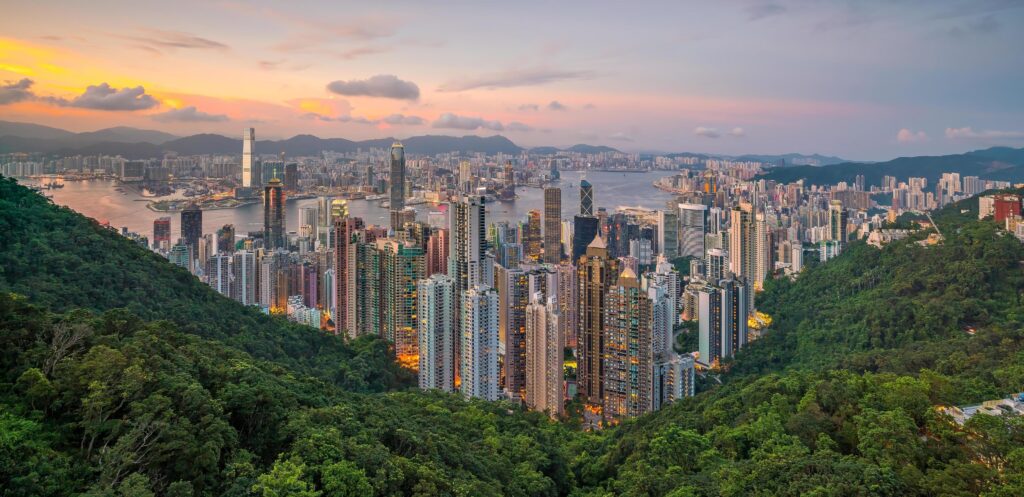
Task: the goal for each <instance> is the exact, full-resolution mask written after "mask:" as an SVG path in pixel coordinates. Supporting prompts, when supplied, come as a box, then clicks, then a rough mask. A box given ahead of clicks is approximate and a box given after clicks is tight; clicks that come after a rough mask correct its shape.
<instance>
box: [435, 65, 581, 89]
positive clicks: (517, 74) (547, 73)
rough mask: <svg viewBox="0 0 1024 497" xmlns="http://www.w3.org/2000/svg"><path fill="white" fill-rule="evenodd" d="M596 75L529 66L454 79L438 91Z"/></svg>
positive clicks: (509, 85) (562, 79) (519, 84)
mask: <svg viewBox="0 0 1024 497" xmlns="http://www.w3.org/2000/svg"><path fill="white" fill-rule="evenodd" d="M594 76H595V74H594V72H593V71H580V70H571V69H547V68H528V69H517V70H512V71H504V72H499V73H492V74H484V75H481V76H477V77H475V78H463V79H457V80H452V81H449V82H447V83H444V84H442V85H441V86H440V87H439V88H438V91H465V90H473V89H476V88H484V89H488V90H493V89H496V88H513V87H517V86H536V85H543V84H547V83H554V82H558V81H566V80H573V79H590V78H593V77H594Z"/></svg>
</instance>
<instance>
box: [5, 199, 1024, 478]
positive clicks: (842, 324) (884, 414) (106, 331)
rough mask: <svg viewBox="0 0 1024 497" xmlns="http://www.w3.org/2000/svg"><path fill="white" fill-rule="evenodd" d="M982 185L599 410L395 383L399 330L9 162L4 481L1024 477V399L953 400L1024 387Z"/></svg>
mask: <svg viewBox="0 0 1024 497" xmlns="http://www.w3.org/2000/svg"><path fill="white" fill-rule="evenodd" d="M971 208H976V202H975V203H974V205H973V206H972V205H970V204H967V205H960V206H957V207H955V208H951V209H947V210H946V211H944V212H942V213H940V214H939V215H937V216H936V220H937V221H938V222H939V225H940V227H941V229H942V230H943V233H944V234H945V235H946V239H945V241H944V242H943V243H942V244H940V245H935V246H927V247H925V246H920V245H917V244H916V243H915V242H916V241H917V240H916V239H911V240H907V241H904V242H898V243H895V244H893V245H891V246H889V247H886V248H885V249H883V250H878V249H875V248H872V247H868V246H866V245H863V244H853V245H852V246H851V247H850V249H849V250H848V251H846V252H845V253H844V254H843V255H841V256H840V257H838V258H836V259H834V260H832V261H829V262H828V263H827V264H822V265H816V266H813V267H810V268H809V269H808V270H807V271H806V272H805V273H804V274H803V275H801V276H800V278H798V279H797V280H796V281H787V280H780V281H776V282H773V283H772V284H771V285H769V288H768V289H767V290H766V291H765V292H764V293H763V294H762V295H761V299H760V302H762V305H761V307H762V308H763V309H764V310H766V311H767V312H769V313H770V314H772V316H773V318H774V324H773V326H772V328H770V329H769V330H768V332H767V334H766V336H765V337H763V338H761V339H760V340H758V341H756V342H754V343H753V344H751V345H750V346H749V347H748V348H747V349H746V350H745V351H743V352H742V353H741V355H740V356H739V357H738V358H737V359H736V360H735V361H734V362H731V363H729V364H728V365H727V366H728V367H729V372H727V373H724V374H722V375H721V376H720V377H718V378H717V379H715V378H710V377H709V378H708V379H707V380H706V381H705V380H702V381H701V382H700V384H701V385H707V388H706V391H704V392H702V393H700V394H699V395H698V396H697V397H696V398H693V399H687V400H686V401H683V402H680V403H678V404H676V405H674V406H671V407H670V408H667V409H665V410H662V411H660V412H657V413H655V414H652V415H648V416H645V417H642V418H639V419H637V420H634V421H630V422H626V423H623V424H622V425H620V426H617V427H614V428H611V429H607V430H604V431H602V432H596V433H595V432H583V431H580V430H579V427H578V423H575V422H572V421H563V422H552V421H550V420H548V419H547V418H546V417H545V416H543V415H541V414H538V413H529V412H524V411H523V410H521V409H520V408H519V407H517V406H513V405H511V404H508V403H489V402H481V401H466V400H464V399H462V398H460V397H458V396H456V395H446V394H442V393H421V392H416V391H395V388H396V387H401V386H402V385H404V379H403V377H402V376H401V373H398V372H396V370H395V369H394V367H393V366H392V365H391V362H390V360H389V357H388V354H387V350H386V347H384V346H383V344H382V343H381V342H380V341H378V340H370V339H364V340H360V341H356V342H354V343H348V344H347V343H343V342H341V341H340V340H339V339H337V338H335V337H329V336H323V335H320V334H319V332H317V331H316V330H312V329H308V328H303V327H299V326H294V325H290V324H287V323H285V322H283V321H280V320H277V319H271V318H269V317H265V316H262V315H260V314H258V313H255V312H252V311H250V310H248V309H245V308H243V307H241V306H238V305H237V304H235V303H234V302H231V301H230V300H228V299H225V298H223V297H221V296H218V295H216V294H215V293H212V292H209V291H208V290H206V289H205V287H203V286H202V285H200V284H199V283H197V282H195V280H194V279H193V278H191V277H188V275H187V274H185V273H184V272H182V271H180V270H178V269H176V268H174V267H172V266H170V265H169V264H167V263H166V261H162V260H161V259H159V258H158V257H155V256H152V255H150V254H149V253H147V252H146V251H144V250H142V249H139V248H137V247H135V246H133V245H132V244H131V243H130V242H127V241H125V240H121V239H120V238H119V237H118V236H116V235H114V234H112V233H109V232H107V231H106V230H105V229H103V228H101V227H99V226H97V225H96V224H95V223H92V222H91V221H88V220H85V219H84V218H82V217H81V216H78V215H77V214H74V213H73V212H70V211H68V210H66V209H61V208H58V207H56V206H53V205H51V204H49V203H48V202H46V201H45V200H44V199H42V198H41V197H39V196H38V195H35V194H32V193H30V192H28V191H26V190H24V189H23V188H20V187H17V186H16V185H14V184H13V183H12V182H9V181H6V180H5V181H0V270H2V271H0V495H12V496H21V495H25V496H29V495H31V496H48V495H75V494H77V495H90V496H148V495H161V496H164V495H166V496H215V495H230V496H249V495H252V496H310V497H312V496H323V497H327V496H350V495H351V496H355V495H360V496H361V495H389V496H390V495H396V496H397V495H423V496H427V495H465V496H476V495H495V496H497V495H522V496H527V495H552V496H553V495H573V496H605V495H630V496H645V495H659V496H660V495H671V496H675V497H680V496H689V495H730V496H741V495H822V496H824V495H837V496H838V495H922V496H923V495H965V496H966V495H979V494H983V495H989V496H1011V495H1024V421H1022V420H1021V419H1020V418H994V417H989V416H976V417H975V418H973V419H972V420H971V421H970V422H968V423H967V424H966V425H965V426H959V425H956V424H955V423H953V422H952V421H951V420H950V418H948V417H946V416H944V415H942V414H941V413H939V412H938V411H937V410H936V409H935V408H934V406H936V405H940V404H964V403H968V402H976V401H979V400H983V399H988V398H995V397H1001V396H1004V395H1005V394H1007V393H1009V392H1012V391H1021V390H1024V350H1022V345H1024V344H1022V341H1024V331H1022V326H1021V322H1022V321H1024V317H1022V316H1024V306H1022V295H1021V291H1022V290H1024V277H1022V266H1021V260H1022V259H1024V248H1022V246H1021V244H1020V243H1019V242H1017V241H1016V240H1014V239H1012V238H1011V237H1007V236H1005V235H1004V234H1002V233H1000V232H999V231H998V230H997V227H996V226H995V225H994V224H993V223H990V222H978V221H975V220H973V219H972V214H973V213H972V212H971V211H970V209H971ZM960 209H967V210H968V212H967V213H961V212H960ZM30 218H32V219H30ZM922 236H923V234H922V235H917V236H916V238H918V239H919V238H921V237H922ZM67 237H71V238H72V239H74V240H76V243H68V242H66V241H64V240H61V239H62V238H67ZM51 243H52V244H53V245H52V246H51V245H50V244H51ZM77 268H81V270H80V271H76V269H77ZM101 268H106V269H109V270H111V271H114V272H115V273H114V275H113V276H107V275H104V274H103V273H104V270H103V269H101ZM104 278H109V279H104ZM114 282H116V283H117V284H116V285H115V283H114ZM163 299H166V300H168V301H167V302H163V301H162V300H163ZM161 304H163V305H161ZM151 306H152V307H151ZM685 328H686V329H687V330H690V331H689V332H688V334H684V336H683V337H682V340H681V341H682V342H683V343H686V341H687V340H690V339H692V328H693V327H692V326H687V327H685ZM691 341H692V340H691ZM719 380H720V381H721V383H719ZM382 389H392V390H393V391H391V392H389V393H380V392H378V393H373V392H374V391H376V390H382Z"/></svg>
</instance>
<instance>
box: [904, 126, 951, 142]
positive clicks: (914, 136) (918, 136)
mask: <svg viewBox="0 0 1024 497" xmlns="http://www.w3.org/2000/svg"><path fill="white" fill-rule="evenodd" d="M947 133H948V131H947ZM896 141H898V142H900V143H919V142H924V141H928V134H927V133H925V132H924V131H916V132H915V131H911V130H910V129H909V128H903V129H901V130H899V131H898V132H897V133H896Z"/></svg>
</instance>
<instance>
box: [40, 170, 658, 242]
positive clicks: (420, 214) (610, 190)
mask: <svg viewBox="0 0 1024 497" xmlns="http://www.w3.org/2000/svg"><path fill="white" fill-rule="evenodd" d="M671 174H672V173H671V172H669V171H651V172H631V173H621V172H594V171H587V172H582V171H563V172H562V173H561V181H560V182H558V183H555V184H553V185H551V186H558V187H560V188H561V189H562V218H563V219H572V216H574V215H576V214H578V213H579V205H580V204H579V198H580V191H579V188H580V180H581V179H584V178H586V180H587V181H588V182H590V183H591V184H592V185H593V187H594V205H595V206H596V207H604V208H606V209H607V210H608V211H609V212H614V211H615V210H616V209H618V208H620V207H639V208H644V209H662V208H664V206H665V202H666V201H668V200H671V198H672V194H670V193H668V192H665V191H662V190H659V189H657V188H655V187H654V186H653V185H652V183H653V182H654V181H656V180H657V179H659V178H662V177H665V176H670V175H671ZM21 181H23V182H24V183H25V184H29V185H32V184H38V183H36V182H33V181H31V180H21ZM47 181H49V180H47ZM44 191H45V193H46V194H47V195H49V196H50V197H51V199H52V200H53V202H54V203H56V204H58V205H63V206H67V207H69V208H71V209H74V210H75V211H78V212H80V213H82V214H84V215H86V216H88V217H91V218H93V219H96V220H97V221H99V222H101V223H108V224H110V226H112V227H114V228H117V229H121V228H122V227H127V228H128V230H129V231H133V232H136V233H139V234H141V235H145V236H147V237H150V239H152V236H153V221H154V220H155V219H157V218H159V217H163V216H170V217H171V232H172V240H176V239H177V238H178V237H179V236H180V228H181V214H180V213H178V212H171V213H164V212H156V211H153V210H150V209H149V208H148V207H146V204H147V202H149V201H150V200H152V198H151V197H149V198H147V197H143V196H142V195H141V194H140V193H139V192H137V191H135V190H134V189H132V188H120V187H119V186H118V184H117V183H116V182H114V181H110V180H88V181H67V182H64V187H63V188H60V189H52V190H44ZM516 194H517V198H516V199H515V201H509V202H499V201H494V202H491V203H488V204H487V222H488V224H490V223H494V222H501V221H509V222H516V221H521V220H524V219H526V217H527V216H528V214H529V212H530V211H531V210H534V209H536V210H541V211H542V212H543V209H544V193H543V190H542V189H540V188H535V187H527V186H517V187H516ZM316 205H317V200H316V199H315V198H309V199H299V200H293V201H289V202H288V203H287V204H286V216H287V217H286V220H285V222H286V226H287V228H288V229H289V230H290V231H295V230H296V229H297V228H298V226H299V215H300V214H299V211H300V209H301V208H303V207H315V206H316ZM348 205H349V215H351V216H358V217H361V218H363V221H364V222H365V223H366V224H379V225H386V224H387V223H388V211H387V209H385V208H383V207H381V206H380V201H375V200H350V201H349V204H348ZM413 207H414V208H415V209H416V210H417V218H418V219H419V220H421V221H426V218H427V213H428V212H430V211H434V210H437V206H436V205H433V204H421V205H416V206H413ZM225 224H233V225H235V231H236V233H238V234H239V235H242V234H243V233H247V232H256V231H261V230H262V229H263V205H262V203H257V204H250V205H245V206H241V207H238V208H235V209H218V210H206V211H203V233H214V232H216V231H217V229H219V228H220V227H221V226H223V225H225Z"/></svg>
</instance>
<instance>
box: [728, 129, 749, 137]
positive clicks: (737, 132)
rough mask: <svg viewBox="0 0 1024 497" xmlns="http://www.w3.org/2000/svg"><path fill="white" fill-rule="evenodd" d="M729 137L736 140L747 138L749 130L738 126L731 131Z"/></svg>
mask: <svg viewBox="0 0 1024 497" xmlns="http://www.w3.org/2000/svg"><path fill="white" fill-rule="evenodd" d="M729 136H735V137H736V138H740V137H744V136H747V130H745V129H743V128H741V127H739V126H737V127H735V128H733V129H730V130H729Z"/></svg>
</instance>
